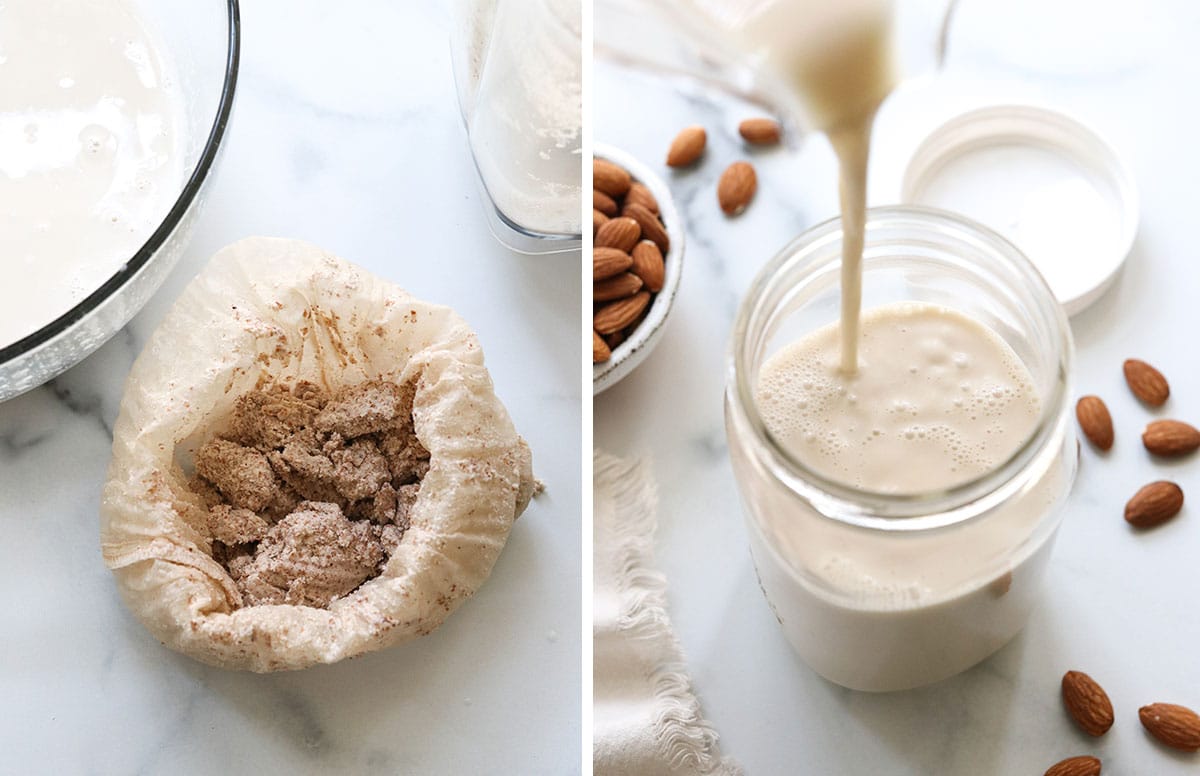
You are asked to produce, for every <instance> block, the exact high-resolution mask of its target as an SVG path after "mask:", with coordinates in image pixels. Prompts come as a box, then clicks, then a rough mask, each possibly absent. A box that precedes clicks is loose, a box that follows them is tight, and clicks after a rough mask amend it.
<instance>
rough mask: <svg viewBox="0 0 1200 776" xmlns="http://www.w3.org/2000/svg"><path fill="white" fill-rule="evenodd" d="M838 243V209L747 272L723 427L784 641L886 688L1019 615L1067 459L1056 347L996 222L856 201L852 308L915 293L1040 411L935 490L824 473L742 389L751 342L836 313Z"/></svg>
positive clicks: (1066, 486) (981, 644) (755, 358)
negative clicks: (955, 316)
mask: <svg viewBox="0 0 1200 776" xmlns="http://www.w3.org/2000/svg"><path fill="white" fill-rule="evenodd" d="M841 242H842V235H841V225H840V221H839V220H838V219H834V220H831V221H827V222H825V223H823V224H820V225H818V226H816V227H814V228H812V229H810V230H809V231H808V232H806V233H804V234H803V235H801V236H800V237H799V238H797V239H796V240H794V241H793V242H792V243H790V244H789V245H788V246H786V247H785V248H784V249H783V250H782V251H781V252H780V253H779V254H778V255H777V256H776V257H775V258H774V259H772V260H771V262H770V263H768V264H767V266H766V267H765V268H764V269H763V270H762V272H760V273H759V275H758V277H757V278H756V279H755V281H754V283H753V285H752V286H751V287H750V290H749V291H748V293H747V295H746V297H745V299H744V300H743V302H742V305H741V308H740V310H739V313H738V317H737V321H736V324H735V327H734V332H733V342H732V349H731V353H730V358H729V372H728V377H727V380H728V383H727V389H726V394H725V409H726V433H727V435H728V439H729V450H730V458H731V461H732V464H733V469H734V474H735V475H736V478H737V481H738V485H739V488H740V490H741V494H742V498H743V503H744V505H745V513H746V524H747V532H748V534H749V540H750V551H751V554H752V555H753V558H754V563H755V567H756V569H757V571H758V577H759V582H760V584H761V587H762V590H763V592H764V594H765V595H766V597H767V600H768V602H769V603H770V605H771V607H772V609H773V610H774V612H775V615H776V617H777V618H778V619H779V622H780V624H781V625H782V627H783V630H784V633H785V635H786V636H787V639H788V640H789V641H790V642H791V644H792V645H793V647H794V648H795V649H796V651H797V652H798V653H799V654H800V655H801V657H803V658H804V660H805V661H806V662H807V663H808V664H809V665H810V666H811V667H812V668H813V669H814V670H815V671H817V673H819V674H821V675H822V676H824V677H825V678H827V679H829V680H830V681H833V682H836V683H837V684H840V685H843V686H845V687H850V688H853V689H858V690H868V691H890V690H900V689H906V688H911V687H918V686H921V685H925V684H929V683H931V682H936V681H938V680H940V679H944V678H946V677H949V676H953V675H954V674H957V673H959V672H960V671H963V670H965V669H967V668H969V667H971V666H972V665H974V664H976V663H978V662H979V661H981V660H983V659H984V658H985V657H987V656H988V655H990V654H992V653H993V652H995V651H996V650H997V649H999V648H1000V647H1001V646H1003V645H1004V644H1005V643H1006V642H1007V641H1008V640H1009V639H1011V638H1012V637H1013V636H1014V635H1015V634H1016V633H1017V632H1018V631H1019V630H1020V629H1021V628H1022V627H1023V626H1024V624H1025V622H1026V620H1027V619H1028V617H1029V613H1030V610H1031V609H1032V607H1033V605H1034V603H1035V602H1036V600H1037V596H1038V588H1039V584H1040V582H1041V579H1042V577H1043V575H1044V572H1045V568H1046V563H1047V561H1048V558H1049V555H1050V550H1051V546H1052V545H1053V540H1054V535H1055V533H1056V531H1057V528H1058V525H1059V522H1060V520H1061V517H1062V505H1063V503H1064V502H1065V500H1066V496H1067V494H1068V492H1069V490H1070V487H1071V483H1072V481H1073V480H1074V477H1075V471H1076V467H1077V464H1078V444H1077V442H1076V440H1075V438H1074V435H1073V434H1072V433H1071V432H1070V406H1069V404H1070V395H1071V391H1070V388H1071V361H1072V351H1073V346H1072V341H1071V334H1070V328H1069V326H1068V324H1067V320H1066V317H1065V315H1064V314H1063V311H1062V309H1061V307H1060V306H1059V305H1058V303H1057V302H1056V301H1055V299H1054V296H1053V294H1052V293H1051V291H1050V289H1049V287H1048V286H1047V285H1046V283H1045V281H1044V280H1043V279H1042V277H1041V276H1040V275H1039V274H1038V272H1037V270H1036V269H1035V268H1034V267H1033V265H1032V264H1030V262H1029V260H1028V259H1026V258H1025V256H1023V255H1022V254H1021V253H1020V251H1018V250H1017V249H1016V248H1015V247H1013V245H1012V244H1011V243H1009V242H1007V241H1006V240H1005V239H1004V238H1002V237H1000V236H999V235H997V234H995V233H994V232H992V231H990V230H988V229H987V228H986V227H983V226H981V225H979V224H976V223H974V222H971V221H969V220H967V219H965V218H962V217H960V216H957V215H954V214H951V213H946V212H941V211H936V210H932V209H926V208H916V207H888V208H876V209H872V210H870V211H869V213H868V219H867V228H866V248H865V251H864V255H863V270H864V274H863V308H864V309H870V308H872V307H875V306H878V305H882V304H887V303H892V302H901V301H914V302H924V303H928V304H934V305H939V306H942V307H949V308H953V309H955V310H958V311H959V312H961V313H964V314H966V315H968V316H970V317H971V318H974V319H975V320H977V321H979V322H980V323H983V324H984V325H986V326H987V327H989V328H990V329H991V330H992V331H993V332H995V333H996V334H997V335H999V336H1000V337H1001V338H1002V339H1003V340H1004V341H1005V342H1007V343H1008V345H1009V346H1010V347H1011V348H1012V349H1013V351H1014V352H1015V353H1016V354H1017V355H1018V356H1019V357H1020V359H1021V360H1022V361H1023V362H1024V364H1025V366H1026V367H1027V368H1028V370H1029V373H1030V375H1031V377H1032V378H1033V384H1034V386H1035V389H1036V391H1037V393H1038V396H1039V398H1040V401H1041V415H1040V417H1039V419H1038V421H1037V425H1036V428H1035V430H1034V432H1033V433H1032V435H1031V436H1030V438H1029V439H1028V440H1027V441H1026V442H1025V443H1024V444H1023V445H1022V446H1021V447H1020V448H1019V449H1018V450H1017V451H1016V452H1015V453H1014V454H1013V455H1012V456H1011V457H1010V458H1009V459H1008V460H1007V461H1006V462H1004V463H1003V464H1002V465H1000V466H999V467H998V468H996V469H994V470H992V471H990V472H988V473H986V474H984V475H982V476H980V477H977V478H976V479H974V480H971V481H968V482H965V483H963V484H961V485H958V486H955V487H953V488H949V489H944V490H939V491H936V492H928V493H918V494H912V495H894V494H891V495H889V494H881V493H873V492H867V491H864V490H860V489H855V488H851V487H847V486H845V485H842V484H840V483H838V482H835V481H832V480H829V479H826V478H825V477H823V476H821V475H820V474H818V473H817V472H815V471H813V470H812V469H810V468H808V467H806V466H805V465H804V464H802V463H800V462H799V461H798V460H796V459H795V458H794V457H793V456H791V455H790V454H789V453H788V451H787V450H786V449H784V448H783V447H782V446H781V445H779V444H778V443H777V442H776V441H775V440H774V439H773V438H772V436H771V434H770V432H769V431H768V430H767V428H766V427H765V425H764V423H763V420H762V418H761V417H760V414H759V411H758V408H757V406H756V403H755V398H754V397H755V384H756V380H757V376H758V373H759V369H760V367H761V365H762V364H763V363H764V362H765V361H766V360H767V358H769V357H770V356H771V355H772V354H774V353H775V352H776V351H778V350H779V348H780V347H782V346H784V345H786V344H788V343H791V342H793V341H795V340H797V339H799V338H800V337H802V336H804V335H806V334H808V333H810V332H812V331H813V330H815V329H817V328H819V327H821V326H824V325H827V324H828V323H829V322H831V321H835V320H837V317H838V309H839V294H840V285H839V272H840V264H841Z"/></svg>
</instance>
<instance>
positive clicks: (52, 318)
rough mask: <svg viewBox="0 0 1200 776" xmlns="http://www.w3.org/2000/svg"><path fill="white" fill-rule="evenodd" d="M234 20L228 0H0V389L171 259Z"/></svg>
mask: <svg viewBox="0 0 1200 776" xmlns="http://www.w3.org/2000/svg"><path fill="white" fill-rule="evenodd" d="M238 29H239V28H238V5H237V0H204V2H197V3H186V4H178V3H168V2H163V1H162V0H153V1H152V0H114V2H108V3H93V2H89V1H88V0H59V1H58V2H53V3H48V2H43V1H42V0H6V2H4V3H3V4H0V234H3V236H4V237H3V259H4V262H5V268H6V270H7V272H6V278H5V283H4V284H3V285H2V286H0V400H3V399H7V398H10V397H12V396H15V395H16V394H19V393H21V392H23V391H26V390H29V389H30V388H33V387H35V386H37V385H40V384H41V383H43V382H45V381H46V380H49V379H50V378H52V377H54V376H55V375H57V374H59V373H61V372H62V371H64V370H66V369H67V368H69V367H71V366H73V365H74V364H76V363H78V362H79V361H80V360H82V359H83V358H84V357H85V356H87V355H88V354H90V353H91V352H93V351H94V350H96V348H98V347H100V345H101V344H103V343H104V342H105V341H106V340H107V339H108V338H109V337H111V336H112V335H113V334H114V333H115V332H116V331H117V330H118V329H120V328H121V327H122V326H124V325H125V324H126V323H127V322H128V321H129V319H130V318H132V317H133V315H134V314H135V313H137V311H138V310H140V309H141V307H142V306H143V305H144V304H145V303H146V301H147V300H148V299H149V298H150V296H151V295H152V294H153V293H154V292H155V291H156V290H157V289H158V287H159V286H160V285H161V283H162V281H163V280H164V279H165V277H166V275H167V273H168V272H169V271H170V270H171V268H172V267H173V266H174V265H175V263H176V261H177V260H178V258H179V256H180V254H181V253H182V250H183V247H184V244H185V243H186V241H187V236H188V233H189V231H190V227H191V224H192V222H193V221H194V219H195V215H196V211H197V208H198V206H199V204H200V201H201V199H202V194H203V191H204V188H205V185H206V183H207V181H208V180H209V178H210V177H211V173H212V170H213V167H214V165H215V163H216V160H217V156H218V152H219V150H220V147H221V140H222V137H223V136H224V133H225V128H226V124H227V122H228V120H229V115H230V111H231V108H232V104H233V94H234V86H235V83H236V77H237V63H238V41H239V31H238Z"/></svg>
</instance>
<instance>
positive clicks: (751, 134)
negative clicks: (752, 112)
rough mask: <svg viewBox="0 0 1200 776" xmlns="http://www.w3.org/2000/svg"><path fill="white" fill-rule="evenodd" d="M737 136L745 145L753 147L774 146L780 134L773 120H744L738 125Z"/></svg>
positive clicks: (777, 123)
mask: <svg viewBox="0 0 1200 776" xmlns="http://www.w3.org/2000/svg"><path fill="white" fill-rule="evenodd" d="M738 134H740V135H741V136H742V138H743V139H744V140H745V141H746V142H747V143H753V144H754V145H774V144H775V143H778V142H779V136H780V134H781V132H780V129H779V122H777V121H775V120H774V119H766V118H757V119H746V120H745V121H743V122H742V123H741V124H738Z"/></svg>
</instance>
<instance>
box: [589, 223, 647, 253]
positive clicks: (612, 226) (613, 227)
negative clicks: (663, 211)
mask: <svg viewBox="0 0 1200 776" xmlns="http://www.w3.org/2000/svg"><path fill="white" fill-rule="evenodd" d="M641 236H642V227H641V226H639V225H638V222H637V221H634V220H633V219H632V218H629V217H628V216H621V217H620V218H614V219H612V220H610V221H609V222H608V223H606V224H604V225H603V226H601V227H600V229H599V230H598V231H597V232H596V237H595V240H594V244H595V246H596V247H597V248H616V249H618V250H622V251H625V252H626V253H629V252H630V251H631V250H633V246H635V245H637V242H638V240H639V239H640V238H641Z"/></svg>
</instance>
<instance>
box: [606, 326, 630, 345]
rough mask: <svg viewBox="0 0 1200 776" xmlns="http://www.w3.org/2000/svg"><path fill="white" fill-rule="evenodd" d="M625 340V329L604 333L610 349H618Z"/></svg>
mask: <svg viewBox="0 0 1200 776" xmlns="http://www.w3.org/2000/svg"><path fill="white" fill-rule="evenodd" d="M624 341H625V330H624V329H621V331H614V332H613V333H612V334H605V335H604V344H605V345H608V347H609V349H610V350H616V349H617V348H618V347H620V345H621V343H622V342H624Z"/></svg>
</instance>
